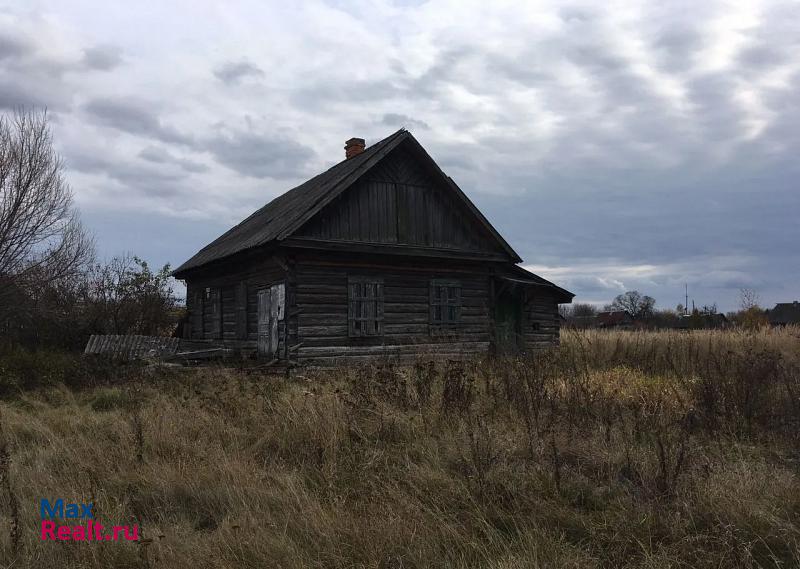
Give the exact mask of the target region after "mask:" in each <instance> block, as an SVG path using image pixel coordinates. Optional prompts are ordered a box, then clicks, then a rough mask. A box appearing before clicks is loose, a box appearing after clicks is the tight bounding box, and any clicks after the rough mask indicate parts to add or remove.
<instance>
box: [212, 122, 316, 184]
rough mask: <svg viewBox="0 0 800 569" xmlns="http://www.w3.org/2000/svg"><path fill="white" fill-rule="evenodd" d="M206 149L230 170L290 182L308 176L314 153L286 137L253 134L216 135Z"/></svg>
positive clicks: (254, 176)
mask: <svg viewBox="0 0 800 569" xmlns="http://www.w3.org/2000/svg"><path fill="white" fill-rule="evenodd" d="M204 147H205V149H206V150H208V151H209V152H211V154H212V155H213V156H214V157H215V158H216V159H217V160H218V161H219V162H220V163H221V164H224V165H225V166H227V167H228V168H230V169H232V170H235V171H236V172H238V173H240V174H242V175H244V176H251V177H253V178H275V179H287V178H297V177H300V176H302V175H304V174H307V173H308V169H307V168H308V162H309V161H310V160H311V159H312V158H314V156H315V153H314V151H313V150H312V149H311V148H309V147H307V146H304V145H302V144H300V143H298V142H296V141H294V140H291V139H290V138H287V137H285V136H283V135H274V134H261V133H256V132H251V131H245V132H232V133H228V134H224V135H220V136H217V137H216V138H213V139H211V140H209V141H207V142H206V143H205V144H204Z"/></svg>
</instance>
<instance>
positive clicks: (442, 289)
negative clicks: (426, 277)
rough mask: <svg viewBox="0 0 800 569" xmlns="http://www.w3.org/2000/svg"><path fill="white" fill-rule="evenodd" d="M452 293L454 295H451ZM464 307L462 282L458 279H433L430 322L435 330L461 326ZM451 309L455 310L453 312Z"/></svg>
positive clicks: (431, 282) (431, 283) (431, 284)
mask: <svg viewBox="0 0 800 569" xmlns="http://www.w3.org/2000/svg"><path fill="white" fill-rule="evenodd" d="M451 291H452V292H454V294H452V295H451ZM437 293H438V294H437ZM443 293H444V294H443ZM462 307H463V285H462V284H461V281H459V280H456V279H431V281H430V301H429V308H430V315H429V316H430V318H429V322H430V325H431V326H432V327H433V328H434V329H441V328H452V327H456V326H459V325H461V322H462ZM450 308H452V309H453V310H452V312H451V310H450ZM437 309H438V310H437ZM437 313H438V314H437Z"/></svg>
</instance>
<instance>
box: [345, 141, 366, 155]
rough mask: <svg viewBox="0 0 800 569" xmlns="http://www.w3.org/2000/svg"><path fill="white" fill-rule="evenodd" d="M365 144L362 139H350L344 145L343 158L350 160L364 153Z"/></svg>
mask: <svg viewBox="0 0 800 569" xmlns="http://www.w3.org/2000/svg"><path fill="white" fill-rule="evenodd" d="M366 146H367V144H366V142H364V139H363V138H351V139H350V140H348V141H347V142H345V143H344V156H345V158H352V157H353V156H356V155H358V154H361V153H362V152H364V148H366Z"/></svg>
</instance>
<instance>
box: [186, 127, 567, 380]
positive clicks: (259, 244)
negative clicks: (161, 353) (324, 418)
mask: <svg viewBox="0 0 800 569" xmlns="http://www.w3.org/2000/svg"><path fill="white" fill-rule="evenodd" d="M521 261H522V259H521V258H520V257H519V255H517V253H516V252H515V251H514V250H513V249H512V248H511V246H510V245H509V244H508V243H507V242H506V241H505V239H503V237H502V236H501V235H500V234H499V233H498V232H497V230H496V229H495V228H494V227H492V225H491V224H490V223H489V221H488V220H487V219H486V218H485V217H484V216H483V214H482V213H481V212H480V211H479V210H478V208H477V207H475V205H474V204H473V203H472V202H471V201H470V200H469V198H468V197H467V196H466V195H465V194H464V192H462V191H461V189H460V188H459V187H458V186H457V185H456V184H455V182H454V181H453V180H452V179H451V178H450V177H448V176H447V175H446V174H445V173H444V172H442V170H441V169H440V168H439V166H438V165H437V164H436V162H434V161H433V159H432V158H431V157H430V155H429V154H428V153H427V152H426V151H425V149H424V148H423V147H422V146H421V145H420V144H419V142H417V140H416V139H415V138H414V137H413V136H412V135H411V133H409V132H408V131H406V130H400V131H398V132H396V133H394V134H392V135H391V136H389V137H387V138H385V139H384V140H381V141H380V142H378V143H376V144H374V145H372V146H370V147H368V148H367V147H366V145H365V142H364V140H363V139H361V138H352V139H350V140H348V141H347V142H346V143H345V159H344V160H342V161H341V162H339V163H338V164H336V165H335V166H333V167H332V168H330V169H329V170H327V171H325V172H323V173H321V174H319V175H317V176H315V177H313V178H311V179H310V180H308V181H306V182H304V183H303V184H301V185H299V186H297V187H296V188H294V189H292V190H289V191H288V192H286V193H284V194H283V195H280V196H278V197H277V198H275V199H274V200H272V201H271V202H270V203H268V204H267V205H265V206H264V207H262V208H261V209H259V210H258V211H256V212H254V213H253V214H252V215H251V216H250V217H248V218H246V219H245V220H244V221H242V222H241V223H239V225H237V226H235V227H233V228H232V229H230V230H229V231H227V232H226V233H224V234H223V235H222V236H220V237H219V238H217V239H216V240H215V241H213V242H212V243H210V244H209V245H207V246H205V247H204V248H203V249H201V250H200V251H199V252H198V253H197V254H196V255H194V256H193V257H192V258H191V259H189V260H188V261H186V262H185V263H184V264H183V265H181V266H180V267H178V269H177V270H176V271H175V272H174V275H175V277H177V278H179V279H183V280H185V281H186V286H187V292H186V303H187V309H188V322H187V325H186V326H185V328H184V335H185V337H187V338H190V339H193V340H204V341H208V342H214V343H218V344H223V345H225V346H226V347H231V348H233V349H242V350H257V352H258V353H259V355H261V356H263V357H265V358H268V359H270V360H273V361H280V360H292V361H297V362H299V363H313V364H318V365H338V364H341V363H350V362H354V361H361V360H363V359H368V358H371V357H375V356H393V357H397V358H398V359H410V358H413V357H415V355H416V354H420V353H435V354H436V355H437V356H439V357H464V356H473V355H479V354H484V353H486V352H488V351H490V350H493V351H496V352H501V353H509V352H511V353H513V352H519V351H526V350H529V349H532V348H534V347H540V346H542V347H543V346H552V345H555V344H557V343H558V341H559V328H560V320H559V318H558V305H559V303H569V302H571V300H572V297H573V296H574V295H573V294H572V293H570V292H568V291H566V290H564V289H563V288H560V287H558V286H556V285H555V284H553V283H551V282H549V281H547V280H545V279H543V278H542V277H539V276H537V275H535V274H533V273H531V272H529V271H527V270H525V269H523V268H522V267H519V266H518V265H517V263H519V262H521Z"/></svg>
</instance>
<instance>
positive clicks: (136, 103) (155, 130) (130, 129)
mask: <svg viewBox="0 0 800 569" xmlns="http://www.w3.org/2000/svg"><path fill="white" fill-rule="evenodd" d="M157 107H158V104H157V103H153V102H147V101H144V100H139V99H121V98H120V99H110V98H97V99H93V100H91V101H89V102H88V103H86V105H84V107H83V108H84V111H85V112H86V113H87V114H88V115H89V116H91V117H93V118H94V119H96V120H97V121H98V122H99V123H100V124H102V125H104V126H108V127H111V128H115V129H117V130H121V131H123V132H127V133H130V134H135V135H138V136H143V137H146V138H153V139H156V140H160V141H162V142H168V143H174V144H182V145H187V146H191V145H192V144H193V143H194V140H193V139H192V137H191V136H188V135H184V134H182V133H180V132H178V131H177V130H175V129H174V128H172V127H170V126H166V125H164V124H163V123H162V121H161V119H160V118H159V116H158V113H157V112H156V109H157Z"/></svg>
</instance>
